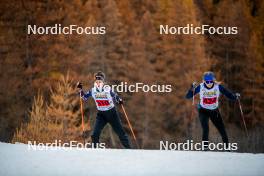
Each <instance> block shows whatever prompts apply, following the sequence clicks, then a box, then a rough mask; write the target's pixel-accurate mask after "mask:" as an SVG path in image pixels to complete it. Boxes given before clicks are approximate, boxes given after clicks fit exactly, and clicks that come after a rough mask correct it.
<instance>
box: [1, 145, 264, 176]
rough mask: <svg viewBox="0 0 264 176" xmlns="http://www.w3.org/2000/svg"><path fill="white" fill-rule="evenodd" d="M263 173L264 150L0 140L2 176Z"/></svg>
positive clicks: (251, 174)
mask: <svg viewBox="0 0 264 176" xmlns="http://www.w3.org/2000/svg"><path fill="white" fill-rule="evenodd" d="M10 175H14V176H30V175H34V176H42V175H43V176H48V175H62V176H68V175H69V176H75V175H76V176H82V175H89V176H96V175H107V176H112V175H113V176H126V175H131V176H141V175H142V176H143V175H144V176H147V175H150V176H155V175H158V176H167V175H169V176H175V175H180V176H183V175H195V176H198V175H202V176H205V175H209V176H217V175H225V176H227V175H239V176H242V175H247V176H255V175H261V176H263V175H264V154H248V153H243V154H242V153H229V152H187V151H159V150H117V149H83V150H77V149H74V150H65V149H60V150H46V151H41V150H37V151H34V150H28V146H27V145H25V144H7V143H0V176H10Z"/></svg>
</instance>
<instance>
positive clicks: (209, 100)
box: [186, 72, 240, 147]
mask: <svg viewBox="0 0 264 176" xmlns="http://www.w3.org/2000/svg"><path fill="white" fill-rule="evenodd" d="M198 93H199V96H200V101H199V104H198V112H199V119H200V122H201V126H202V129H203V137H202V140H203V141H204V144H205V147H206V146H207V145H208V135H209V124H208V122H209V119H210V120H211V121H212V123H213V124H214V126H215V127H216V128H217V130H218V131H219V133H220V134H221V137H222V140H223V142H224V143H225V144H226V145H227V144H228V143H229V141H228V136H227V133H226V130H225V126H224V123H223V120H222V117H221V114H220V112H219V109H218V106H219V103H218V102H219V96H220V95H221V94H223V95H225V96H226V97H227V98H228V99H230V100H236V99H237V98H238V97H239V96H240V94H239V93H235V94H234V93H232V92H230V91H229V90H227V89H226V88H225V87H224V86H222V85H221V84H219V83H217V82H216V80H215V75H214V73H213V72H205V73H204V76H203V83H201V84H199V85H198V86H196V83H195V82H194V83H193V84H192V86H191V88H190V90H188V92H187V94H186V98H188V99H190V98H192V97H193V96H195V95H196V94H198Z"/></svg>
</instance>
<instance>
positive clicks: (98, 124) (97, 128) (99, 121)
mask: <svg viewBox="0 0 264 176" xmlns="http://www.w3.org/2000/svg"><path fill="white" fill-rule="evenodd" d="M106 123H107V121H106V120H105V118H104V116H103V115H102V114H100V112H98V113H97V116H96V120H95V125H94V130H93V133H92V136H91V138H92V142H93V146H94V147H97V145H98V143H99V138H100V134H101V131H102V129H103V128H104V126H105V125H106Z"/></svg>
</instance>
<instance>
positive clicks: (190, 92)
mask: <svg viewBox="0 0 264 176" xmlns="http://www.w3.org/2000/svg"><path fill="white" fill-rule="evenodd" d="M193 89H194V88H193V87H191V88H190V89H189V90H188V92H187V94H186V96H185V98H187V99H190V98H192V97H193V96H195V95H196V94H198V93H199V92H200V85H198V86H197V87H195V89H194V90H193Z"/></svg>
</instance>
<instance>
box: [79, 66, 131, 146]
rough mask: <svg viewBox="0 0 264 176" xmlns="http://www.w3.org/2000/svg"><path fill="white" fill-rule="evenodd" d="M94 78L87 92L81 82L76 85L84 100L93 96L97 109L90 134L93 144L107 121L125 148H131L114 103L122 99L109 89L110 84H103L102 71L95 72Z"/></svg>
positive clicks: (120, 102) (97, 140)
mask: <svg viewBox="0 0 264 176" xmlns="http://www.w3.org/2000/svg"><path fill="white" fill-rule="evenodd" d="M94 78H95V82H94V87H93V88H92V89H91V90H89V91H87V92H84V91H83V90H82V84H81V83H78V85H77V87H78V88H79V89H80V95H81V97H82V99H83V100H85V101H86V100H87V99H88V98H89V97H93V99H94V101H95V104H96V107H97V110H98V112H97V116H96V121H95V125H94V129H93V132H92V135H91V138H92V142H93V144H94V146H95V147H96V146H97V144H98V143H99V138H100V134H101V131H102V129H103V128H104V127H105V125H106V124H107V123H109V124H110V125H111V126H112V128H113V130H114V131H115V133H116V134H117V135H118V137H119V139H120V141H121V143H122V145H123V146H124V147H125V148H131V145H130V141H129V139H128V136H127V134H126V132H125V131H124V129H123V127H122V124H121V120H120V118H119V115H118V113H117V111H116V108H115V103H117V104H122V103H123V101H122V99H121V98H120V97H119V96H118V95H117V94H116V93H115V92H114V91H113V90H112V89H111V87H110V86H107V85H104V80H105V74H104V73H103V72H101V71H99V72H97V73H96V74H95V75H94Z"/></svg>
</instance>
